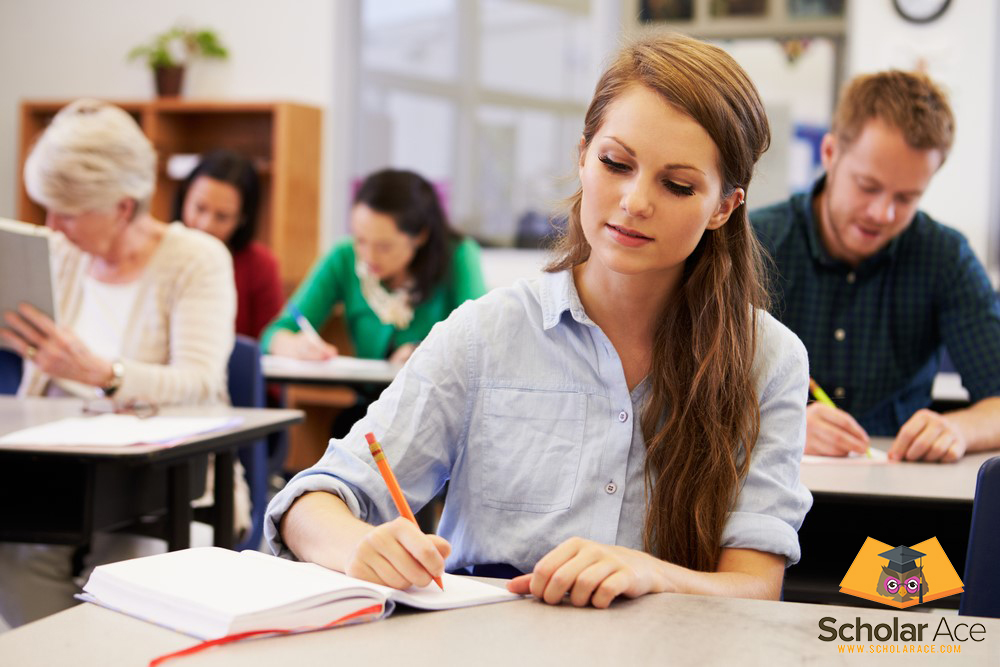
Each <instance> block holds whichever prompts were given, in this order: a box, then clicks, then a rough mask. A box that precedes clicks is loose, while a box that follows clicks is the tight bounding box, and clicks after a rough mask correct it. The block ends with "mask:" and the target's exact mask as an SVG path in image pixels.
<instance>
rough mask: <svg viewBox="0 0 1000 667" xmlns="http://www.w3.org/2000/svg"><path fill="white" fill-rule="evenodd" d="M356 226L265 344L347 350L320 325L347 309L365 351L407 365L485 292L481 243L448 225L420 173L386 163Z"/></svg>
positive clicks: (309, 354)
mask: <svg viewBox="0 0 1000 667" xmlns="http://www.w3.org/2000/svg"><path fill="white" fill-rule="evenodd" d="M350 224H351V234H352V238H351V239H349V240H347V241H343V242H340V243H338V244H336V245H334V247H333V248H332V249H331V250H330V252H329V253H327V255H326V257H324V258H323V259H322V260H320V261H319V262H318V263H317V264H316V266H314V267H313V269H312V271H311V273H310V274H309V276H308V277H307V278H306V280H305V282H304V283H303V284H302V285H301V286H299V288H298V289H297V290H296V291H295V294H293V295H292V298H291V299H290V300H289V302H288V307H287V308H286V309H285V312H284V313H282V315H281V316H280V317H279V318H278V319H277V320H275V321H274V322H273V323H272V324H271V325H270V326H269V327H268V328H267V329H266V330H265V331H264V334H263V336H262V337H261V347H262V348H263V349H264V350H267V351H268V352H270V353H271V354H277V355H282V356H287V357H295V358H298V359H329V358H330V357H333V356H335V355H336V354H337V349H336V348H335V347H334V346H333V345H330V344H329V343H326V342H324V341H323V340H322V339H321V338H319V337H318V336H316V335H313V333H312V332H311V331H310V329H313V330H314V329H321V328H322V327H323V325H324V323H325V322H326V321H327V319H329V317H330V315H331V314H332V313H333V311H334V308H335V307H336V306H338V305H343V306H344V318H345V320H346V324H347V330H348V333H349V334H350V337H351V342H352V343H353V344H354V348H355V352H356V354H357V356H359V357H362V358H366V359H386V358H388V359H389V360H391V361H395V362H399V363H402V362H404V361H406V359H407V358H408V357H409V356H410V354H412V353H413V350H414V348H415V347H416V345H417V344H418V343H419V342H420V341H421V340H423V339H424V337H426V336H427V334H428V333H429V332H430V330H431V327H432V326H434V325H435V324H436V323H437V322H439V321H441V320H443V319H445V318H446V317H448V315H449V314H450V313H451V311H452V310H454V309H455V308H457V307H458V306H459V305H461V304H462V303H463V302H464V301H466V300H468V299H475V298H478V297H480V296H482V295H483V294H484V293H485V291H486V288H485V286H484V283H483V275H482V270H481V269H480V266H479V246H477V245H476V243H475V242H474V241H472V239H468V238H462V237H461V236H460V235H459V234H458V233H457V232H455V231H454V230H453V229H452V228H451V227H450V226H449V225H448V220H447V218H446V217H445V214H444V210H443V209H442V208H441V204H440V202H439V201H438V197H437V194H436V193H435V191H434V186H432V185H431V184H430V183H428V182H427V181H426V180H425V179H424V178H423V177H421V176H419V175H418V174H416V173H414V172H412V171H401V170H395V169H385V170H382V171H379V172H376V173H374V174H371V175H370V176H368V178H366V179H365V180H364V182H362V184H361V186H360V188H359V189H358V192H357V194H356V195H355V197H354V205H353V207H352V208H351V214H350ZM300 314H301V316H299V315H300ZM297 318H298V319H297ZM303 320H304V322H305V323H307V324H308V325H309V326H308V327H307V326H305V324H300V322H302V321H303Z"/></svg>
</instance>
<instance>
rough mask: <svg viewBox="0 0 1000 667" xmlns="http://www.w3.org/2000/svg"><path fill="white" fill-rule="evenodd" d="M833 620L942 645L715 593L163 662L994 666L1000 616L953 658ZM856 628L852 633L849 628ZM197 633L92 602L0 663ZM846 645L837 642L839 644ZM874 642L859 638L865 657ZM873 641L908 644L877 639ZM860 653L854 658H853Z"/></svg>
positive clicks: (416, 616) (29, 630)
mask: <svg viewBox="0 0 1000 667" xmlns="http://www.w3.org/2000/svg"><path fill="white" fill-rule="evenodd" d="M824 617H832V618H834V619H836V625H837V626H840V625H841V624H844V623H850V624H851V625H852V627H853V625H854V623H855V619H856V618H859V617H860V618H861V620H862V622H863V623H868V624H870V625H871V626H872V627H875V626H876V625H878V624H880V623H885V624H888V625H889V626H890V627H891V626H892V624H893V619H894V618H898V619H899V624H900V625H902V624H904V623H912V624H919V623H927V624H928V628H927V630H925V631H924V642H923V643H921V645H922V646H929V645H934V646H935V647H936V650H937V651H939V650H940V649H941V648H942V647H943V646H944V645H945V644H949V645H954V644H957V642H946V641H944V640H945V639H946V638H944V637H939V638H938V641H930V639H931V638H932V637H933V635H934V632H935V630H936V629H937V628H938V624H939V623H940V618H941V617H940V616H939V615H938V614H937V613H921V612H912V611H909V612H907V611H898V610H895V609H891V608H888V607H887V608H886V609H885V610H881V609H872V610H869V609H859V608H857V607H842V606H834V605H813V604H799V603H793V602H770V601H761V600H737V599H726V598H711V597H702V596H696V595H675V594H669V593H664V594H660V595H647V596H644V597H642V598H639V599H636V600H619V601H618V602H616V603H615V604H614V605H613V606H612V607H611V608H610V609H605V610H600V609H593V608H584V609H577V608H574V607H571V606H568V605H563V606H559V607H550V606H548V605H546V604H544V603H541V602H538V601H535V600H529V599H525V600H518V601H515V602H507V603H502V604H493V605H485V606H482V607H470V608H467V609H456V610H451V611H440V612H416V613H405V612H401V611H400V610H399V609H397V611H396V613H395V614H394V615H392V616H391V617H389V618H387V619H385V620H382V621H376V622H373V623H365V624H362V625H354V626H348V627H343V628H336V629H333V630H325V631H321V632H314V633H310V634H304V635H296V636H290V637H280V638H270V639H262V640H256V641H244V642H238V643H236V644H230V645H227V646H221V647H215V648H211V649H207V650H205V651H204V652H202V653H197V654H194V655H191V656H185V657H181V658H177V659H175V661H168V662H167V663H165V664H166V665H167V667H173V666H174V665H176V667H204V666H206V665H213V666H216V667H219V666H222V665H227V666H228V665H240V666H241V667H254V666H260V667H274V666H275V665H320V664H323V665H327V664H337V665H387V666H399V667H423V666H428V667H446V666H449V665H462V666H463V667H466V666H468V665H475V666H476V667H490V666H492V665H497V666H503V667H509V666H510V665H545V666H546V667H555V666H561V665H567V666H573V667H584V666H589V665H599V666H616V665H643V666H645V665H725V666H726V667H732V666H735V665H739V666H741V667H742V666H744V665H766V666H767V667H776V666H781V667H784V666H785V665H827V664H859V663H860V662H862V661H864V662H865V664H868V662H871V661H873V660H876V661H877V662H878V664H880V665H881V664H886V663H890V664H894V665H911V664H934V665H940V664H943V663H942V660H944V661H945V662H947V663H948V664H955V665H962V666H963V667H964V666H965V665H990V666H992V667H995V665H997V664H1000V619H980V618H976V619H972V618H971V617H956V616H948V617H947V622H948V623H949V627H950V628H951V629H952V631H954V629H955V626H956V624H958V623H966V624H967V626H966V631H967V629H968V627H969V626H971V625H972V624H973V623H982V625H983V626H984V628H985V635H980V636H981V637H984V640H983V641H981V642H978V643H975V642H972V641H965V642H963V643H961V644H960V647H961V655H959V656H947V655H941V654H939V653H937V652H935V653H933V654H885V655H878V656H867V655H866V656H863V657H862V656H858V655H853V656H850V658H849V657H848V656H846V655H841V654H839V653H838V642H833V641H832V642H824V641H821V640H819V638H818V637H819V635H820V628H819V622H820V619H822V618H824ZM852 632H853V629H852ZM196 643H197V640H195V639H193V638H191V637H188V636H186V635H181V634H178V633H175V632H173V631H170V630H166V629H164V628H160V627H157V626H155V625H152V624H149V623H145V622H143V621H139V620H137V619H134V618H131V617H128V616H125V615H123V614H118V613H116V612H113V611H109V610H107V609H103V608H100V607H97V606H95V605H91V604H82V605H79V606H77V607H74V608H72V609H68V610H66V611H63V612H60V613H58V614H55V615H53V616H50V617H48V618H45V619H42V620H40V621H36V622H35V623H31V624H29V625H26V626H24V627H21V628H18V629H17V630H13V631H10V632H7V633H5V634H0V656H3V662H4V664H10V665H19V666H21V667H32V666H34V665H39V666H41V665H45V666H46V667H48V666H49V665H80V666H85V665H100V666H101V667H114V666H116V665H146V664H148V663H149V661H150V660H151V659H152V658H155V657H157V656H160V655H162V654H164V653H169V652H172V651H176V650H180V649H183V648H186V647H188V646H193V645H194V644H196ZM841 643H843V642H841ZM870 645H872V644H871V643H870V642H865V643H864V646H865V648H866V652H867V650H868V647H869V646H870ZM875 645H878V646H883V647H886V646H890V647H891V646H897V647H899V646H914V643H912V642H910V643H907V642H899V643H896V644H892V643H881V642H876V643H875ZM859 658H860V660H859Z"/></svg>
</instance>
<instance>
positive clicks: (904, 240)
mask: <svg viewBox="0 0 1000 667" xmlns="http://www.w3.org/2000/svg"><path fill="white" fill-rule="evenodd" d="M824 184H825V178H821V179H820V180H819V181H817V182H816V185H815V186H814V188H813V190H812V192H808V193H803V194H799V195H795V196H794V197H792V198H791V199H790V200H789V201H787V202H784V203H781V204H776V205H774V206H771V207H768V208H765V209H762V210H759V211H754V212H753V213H751V216H750V218H751V221H752V222H753V226H754V229H755V231H756V232H757V236H758V237H759V238H760V240H761V242H762V243H763V244H764V246H765V248H767V250H768V251H769V253H770V255H771V257H772V258H773V259H774V262H775V268H776V270H777V274H776V276H775V287H776V288H777V289H776V292H777V298H776V299H775V301H774V305H773V308H772V312H773V313H774V314H775V315H776V316H777V317H778V319H779V320H781V321H782V323H784V324H785V325H786V326H788V328H790V329H791V330H792V331H794V332H795V333H796V334H797V335H798V336H799V337H800V338H801V339H802V342H803V343H805V346H806V349H807V350H808V351H809V367H810V373H811V375H812V376H813V377H814V378H815V379H816V382H818V383H819V385H820V386H822V387H827V388H839V389H835V390H834V395H833V398H834V401H835V402H836V403H837V405H838V406H839V407H840V408H842V409H844V410H847V411H848V412H850V413H851V415H852V416H854V418H855V419H857V420H858V422H859V423H860V424H861V426H862V427H864V428H865V430H867V431H868V433H869V434H871V435H882V436H895V435H896V433H897V432H898V431H899V428H900V427H901V426H902V425H903V424H904V423H906V420H907V419H909V418H910V416H911V415H913V413H914V412H916V411H917V410H919V409H920V408H925V407H927V406H929V405H930V403H931V386H932V384H933V382H934V375H935V374H936V373H937V370H938V365H939V356H940V350H941V347H942V345H944V346H947V348H948V353H949V354H950V355H951V358H952V360H953V361H954V363H955V367H956V368H957V369H958V372H959V373H960V374H961V376H962V384H963V385H965V387H966V389H968V390H969V394H970V396H971V397H972V400H973V401H978V400H980V399H982V398H985V397H987V396H998V395H1000V307H998V305H997V301H996V298H995V297H994V294H993V289H992V287H991V286H990V283H989V280H988V278H987V276H986V272H985V270H984V269H983V267H982V265H981V264H980V263H979V260H977V259H976V257H975V255H974V254H973V253H972V250H971V249H970V248H969V245H968V243H967V242H966V240H965V238H964V237H963V236H962V235H961V234H959V233H958V232H956V231H955V230H953V229H950V228H948V227H945V226H944V225H942V224H940V223H938V222H935V221H934V220H932V219H931V218H930V217H929V216H927V215H926V214H924V213H920V212H918V213H917V214H916V216H915V217H914V219H913V222H911V223H910V225H909V227H907V228H906V230H905V231H904V232H903V233H902V234H900V235H899V236H898V237H896V238H895V239H893V240H892V241H891V242H890V243H889V244H888V245H887V246H886V247H885V248H883V249H882V250H881V251H879V252H878V253H877V254H875V255H874V256H872V257H870V258H868V259H866V260H865V261H863V262H861V263H860V264H859V265H858V266H857V267H851V266H849V265H847V264H844V263H843V262H840V261H837V260H835V259H833V258H832V257H830V255H829V253H827V252H826V249H825V247H824V246H823V244H822V241H821V239H820V235H819V230H818V223H817V220H816V218H815V216H814V215H813V208H812V202H813V199H814V198H815V197H816V196H817V195H818V194H819V193H820V191H821V190H822V189H823V187H824Z"/></svg>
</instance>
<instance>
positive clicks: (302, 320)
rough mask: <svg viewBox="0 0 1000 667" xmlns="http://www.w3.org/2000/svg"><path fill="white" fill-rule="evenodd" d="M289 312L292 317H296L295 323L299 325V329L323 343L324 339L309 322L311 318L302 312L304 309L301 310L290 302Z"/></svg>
mask: <svg viewBox="0 0 1000 667" xmlns="http://www.w3.org/2000/svg"><path fill="white" fill-rule="evenodd" d="M288 312H290V313H291V314H292V317H294V318H295V323H296V324H298V325H299V329H300V330H301V331H304V332H305V334H306V335H307V336H309V337H310V338H312V339H313V340H314V341H315V342H317V343H323V339H322V338H321V337H320V335H319V334H318V333H317V332H316V330H315V329H314V328H313V325H311V324H309V320H307V319H306V316H305V315H303V314H302V311H301V310H299V309H298V308H297V307H296V306H295V304H293V303H290V304H288Z"/></svg>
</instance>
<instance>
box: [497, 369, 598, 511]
mask: <svg viewBox="0 0 1000 667" xmlns="http://www.w3.org/2000/svg"><path fill="white" fill-rule="evenodd" d="M586 413H587V397H586V395H584V394H579V393H571V392H556V391H529V390H524V389H490V390H489V391H488V393H487V394H486V400H485V403H484V410H483V417H484V420H483V421H484V431H485V433H484V435H485V443H484V450H485V451H484V455H483V459H482V463H483V470H482V472H483V502H484V503H485V504H486V505H487V506H489V507H494V508H497V509H506V510H518V511H524V512H555V511H557V510H563V509H566V508H568V507H569V506H570V504H571V503H572V501H573V492H574V490H575V488H576V480H577V475H578V472H579V469H580V458H581V454H582V447H583V432H584V425H585V423H584V422H585V420H586Z"/></svg>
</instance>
